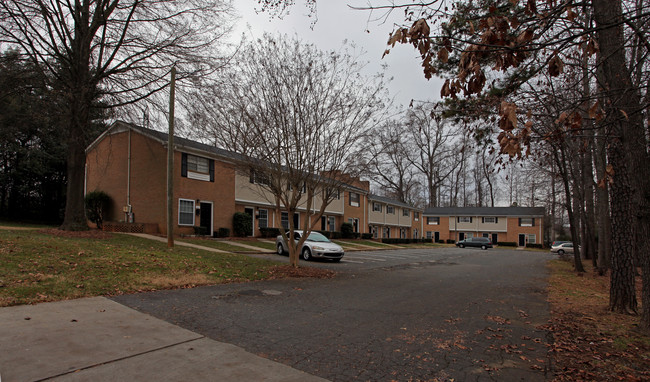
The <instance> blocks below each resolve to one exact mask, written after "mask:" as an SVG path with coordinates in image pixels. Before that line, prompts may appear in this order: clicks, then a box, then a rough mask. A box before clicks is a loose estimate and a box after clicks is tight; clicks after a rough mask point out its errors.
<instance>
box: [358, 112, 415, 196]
mask: <svg viewBox="0 0 650 382" xmlns="http://www.w3.org/2000/svg"><path fill="white" fill-rule="evenodd" d="M404 130H405V127H404V126H403V125H402V123H401V122H400V121H398V120H395V119H391V120H389V121H386V123H384V124H383V125H381V126H380V127H379V128H378V129H377V130H376V131H374V132H373V133H372V134H371V135H370V136H369V139H368V147H367V150H368V152H369V154H370V155H369V162H368V168H367V173H368V176H369V177H370V178H371V179H372V180H373V181H374V183H376V184H377V185H378V188H379V189H380V193H381V194H383V195H385V196H387V197H391V198H395V199H397V200H399V201H401V202H404V203H409V204H414V203H415V200H416V199H417V196H416V193H417V191H419V186H420V185H419V179H418V178H419V177H418V175H419V174H417V171H416V169H414V168H413V167H412V166H411V165H410V162H409V160H408V158H409V156H408V155H409V152H410V151H416V149H415V148H414V147H413V145H412V144H411V142H409V137H408V136H407V135H406V134H404Z"/></svg>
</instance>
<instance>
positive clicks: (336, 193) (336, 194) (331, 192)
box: [326, 188, 341, 200]
mask: <svg viewBox="0 0 650 382" xmlns="http://www.w3.org/2000/svg"><path fill="white" fill-rule="evenodd" d="M326 196H327V197H329V198H332V199H336V200H339V199H341V191H340V190H339V189H337V188H328V189H327V195H326Z"/></svg>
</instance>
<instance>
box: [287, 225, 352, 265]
mask: <svg viewBox="0 0 650 382" xmlns="http://www.w3.org/2000/svg"><path fill="white" fill-rule="evenodd" d="M293 235H294V237H293V245H295V244H296V243H297V242H298V241H299V240H300V238H301V237H302V236H303V231H301V230H297V231H294V233H293ZM287 236H289V232H287ZM275 246H276V248H277V249H278V255H284V254H285V253H288V252H289V247H288V246H287V244H286V243H285V242H284V240H283V239H282V235H278V237H277V238H276V239H275ZM344 254H345V252H344V251H343V248H341V246H340V245H338V244H335V243H332V242H331V241H330V239H328V238H327V237H325V235H323V234H321V233H318V232H311V233H310V234H309V236H307V239H306V240H305V242H304V243H303V245H302V248H301V249H300V257H302V258H303V259H304V260H307V261H309V260H311V259H312V258H322V259H329V260H334V261H341V258H342V257H343V255H344Z"/></svg>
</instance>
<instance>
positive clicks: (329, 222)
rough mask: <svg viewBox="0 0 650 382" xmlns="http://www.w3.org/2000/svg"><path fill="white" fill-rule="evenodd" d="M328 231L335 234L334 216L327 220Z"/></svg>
mask: <svg viewBox="0 0 650 382" xmlns="http://www.w3.org/2000/svg"><path fill="white" fill-rule="evenodd" d="M327 230H328V231H330V232H334V231H335V230H336V218H335V217H334V216H330V217H328V218H327Z"/></svg>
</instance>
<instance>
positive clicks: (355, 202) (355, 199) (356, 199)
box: [350, 192, 361, 207]
mask: <svg viewBox="0 0 650 382" xmlns="http://www.w3.org/2000/svg"><path fill="white" fill-rule="evenodd" d="M360 201H361V195H359V194H358V193H356V192H350V205H351V206H352V207H359V203H360Z"/></svg>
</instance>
